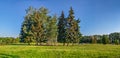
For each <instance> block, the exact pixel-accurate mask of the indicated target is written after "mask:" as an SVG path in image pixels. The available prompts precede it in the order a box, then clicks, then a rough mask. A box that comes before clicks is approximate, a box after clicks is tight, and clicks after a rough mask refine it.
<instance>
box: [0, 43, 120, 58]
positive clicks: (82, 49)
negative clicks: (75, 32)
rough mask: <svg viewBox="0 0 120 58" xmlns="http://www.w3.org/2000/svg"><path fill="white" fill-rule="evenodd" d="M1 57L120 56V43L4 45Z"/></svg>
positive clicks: (92, 57) (78, 57)
mask: <svg viewBox="0 0 120 58" xmlns="http://www.w3.org/2000/svg"><path fill="white" fill-rule="evenodd" d="M0 58H120V45H102V44H81V45H79V46H27V45H2V46H0Z"/></svg>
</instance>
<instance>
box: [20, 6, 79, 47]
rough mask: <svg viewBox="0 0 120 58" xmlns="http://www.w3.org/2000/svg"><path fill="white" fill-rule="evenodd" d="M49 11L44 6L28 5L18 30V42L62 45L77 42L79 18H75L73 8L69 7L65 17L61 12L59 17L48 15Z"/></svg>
mask: <svg viewBox="0 0 120 58" xmlns="http://www.w3.org/2000/svg"><path fill="white" fill-rule="evenodd" d="M48 14H49V11H48V9H47V8H45V7H41V8H39V9H36V8H33V7H29V8H28V9H27V10H26V16H25V18H24V21H23V23H22V27H21V32H20V42H24V43H28V44H29V45H30V43H32V42H34V43H36V45H42V44H43V43H46V45H56V43H57V42H60V43H63V45H69V43H72V44H73V45H74V44H76V43H79V39H80V37H81V33H80V26H79V23H80V19H75V16H74V10H73V8H72V7H70V10H69V15H68V16H67V17H65V15H64V12H63V11H62V12H61V15H60V17H57V16H56V15H53V16H51V15H48Z"/></svg>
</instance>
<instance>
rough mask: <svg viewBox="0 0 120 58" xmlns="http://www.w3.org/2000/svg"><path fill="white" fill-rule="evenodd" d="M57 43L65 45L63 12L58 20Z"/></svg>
mask: <svg viewBox="0 0 120 58" xmlns="http://www.w3.org/2000/svg"><path fill="white" fill-rule="evenodd" d="M57 40H58V42H61V43H63V45H65V42H66V18H65V16H64V12H63V11H62V13H61V16H60V17H59V19H58V39H57Z"/></svg>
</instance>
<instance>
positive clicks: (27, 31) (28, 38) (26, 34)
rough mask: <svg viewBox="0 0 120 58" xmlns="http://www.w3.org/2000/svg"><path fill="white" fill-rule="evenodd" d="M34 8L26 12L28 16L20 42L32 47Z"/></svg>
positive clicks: (22, 29)
mask: <svg viewBox="0 0 120 58" xmlns="http://www.w3.org/2000/svg"><path fill="white" fill-rule="evenodd" d="M33 11H34V8H33V7H29V8H28V9H27V10H26V13H27V15H26V16H25V18H24V22H23V24H22V28H21V32H20V39H21V40H20V41H21V42H26V43H28V44H29V45H30V42H32V39H33V36H32V30H31V28H32V27H31V26H32V19H31V16H32V14H33Z"/></svg>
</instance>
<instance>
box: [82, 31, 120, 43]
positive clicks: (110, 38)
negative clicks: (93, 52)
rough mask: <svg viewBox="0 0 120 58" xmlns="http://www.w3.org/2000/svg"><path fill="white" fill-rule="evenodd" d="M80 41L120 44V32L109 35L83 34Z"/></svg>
mask: <svg viewBox="0 0 120 58" xmlns="http://www.w3.org/2000/svg"><path fill="white" fill-rule="evenodd" d="M80 43H93V44H95V43H103V44H120V33H119V32H115V33H111V34H109V35H92V36H83V37H82V38H81V39H80Z"/></svg>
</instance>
